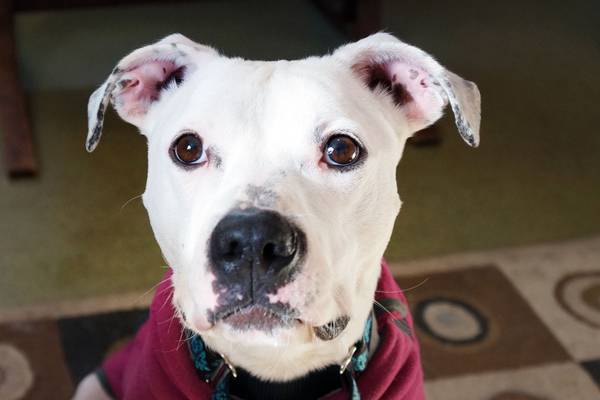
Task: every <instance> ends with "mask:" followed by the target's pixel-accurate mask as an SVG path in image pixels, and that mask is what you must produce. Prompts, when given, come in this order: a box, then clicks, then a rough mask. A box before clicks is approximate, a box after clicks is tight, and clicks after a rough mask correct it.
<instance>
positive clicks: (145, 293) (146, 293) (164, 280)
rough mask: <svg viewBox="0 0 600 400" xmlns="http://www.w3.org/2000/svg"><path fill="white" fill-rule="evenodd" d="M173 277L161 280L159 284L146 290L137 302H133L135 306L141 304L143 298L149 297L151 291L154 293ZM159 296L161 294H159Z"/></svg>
mask: <svg viewBox="0 0 600 400" xmlns="http://www.w3.org/2000/svg"><path fill="white" fill-rule="evenodd" d="M170 278H171V277H167V278H165V279H162V280H160V281H159V282H158V283H156V284H154V285H152V287H151V288H150V289H148V290H146V291H145V292H144V293H142V294H141V295H140V296H139V297H138V298H137V299H135V301H134V302H133V304H138V303H139V302H140V300H142V298H143V297H145V296H146V295H148V294H149V293H150V292H151V291H153V290H154V289H156V288H157V287H158V286H160V285H162V284H163V283H165V282H166V281H167V280H169V279H170ZM157 294H159V293H157Z"/></svg>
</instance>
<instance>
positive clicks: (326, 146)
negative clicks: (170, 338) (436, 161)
mask: <svg viewBox="0 0 600 400" xmlns="http://www.w3.org/2000/svg"><path fill="white" fill-rule="evenodd" d="M109 103H112V105H113V106H114V108H115V109H116V111H117V112H118V114H119V115H120V116H121V118H123V119H124V120H125V121H127V122H130V123H132V124H133V125H135V126H137V127H138V128H139V129H140V131H141V133H142V134H143V135H144V136H146V138H147V141H148V179H147V185H146V190H145V193H144V195H143V202H144V205H145V207H146V209H147V210H148V215H149V217H150V222H151V225H152V228H153V231H154V234H155V236H156V240H157V242H158V244H159V245H160V248H161V250H162V252H163V254H164V257H165V259H166V260H167V261H168V263H169V265H170V267H171V269H172V276H171V278H170V279H171V282H172V287H173V292H172V295H173V296H172V305H173V307H172V309H173V310H174V311H173V314H174V315H177V316H178V320H179V323H178V324H177V326H179V327H180V330H181V329H184V330H185V333H186V334H194V335H199V336H197V337H199V338H201V343H202V344H205V345H206V347H207V349H208V350H207V351H209V352H211V354H212V353H214V354H218V355H219V357H220V358H221V359H222V360H224V362H225V363H226V364H227V365H228V366H229V368H230V369H231V371H236V369H237V372H239V371H247V372H248V373H249V375H250V376H251V377H250V378H249V379H255V380H256V381H257V382H262V383H261V384H264V385H268V383H269V382H279V383H281V382H296V383H297V382H299V381H298V379H302V378H303V377H307V376H309V375H311V374H315V372H314V371H318V370H321V371H323V370H326V369H327V367H328V366H331V365H336V366H338V365H340V364H343V363H346V364H347V362H348V360H349V358H348V357H349V349H353V346H354V345H355V344H356V343H357V342H359V341H360V339H361V337H362V336H363V334H364V332H365V331H366V328H365V324H366V323H367V322H368V321H370V320H371V319H370V317H369V316H370V315H371V310H372V308H373V301H374V296H375V291H376V286H377V285H378V279H379V278H380V275H381V274H382V268H381V258H382V255H383V253H384V250H385V248H386V245H387V243H388V241H389V239H390V235H391V232H392V227H393V224H394V220H395V217H396V215H397V213H398V212H399V210H400V205H401V202H400V199H399V196H398V193H397V188H396V176H395V171H396V165H397V164H398V162H399V160H400V158H401V155H402V152H403V148H404V144H405V142H406V140H407V139H408V138H409V137H410V136H411V135H412V134H413V133H415V132H416V131H419V130H421V129H423V128H425V127H427V126H428V125H430V124H432V123H433V122H435V121H436V120H437V119H438V118H440V116H441V115H442V112H443V109H444V108H445V106H446V104H447V103H450V106H451V108H452V111H453V113H454V116H455V120H456V125H457V127H458V131H459V133H460V134H461V136H462V137H463V139H464V140H465V141H466V142H467V143H468V144H469V145H471V146H477V144H478V142H479V121H480V96H479V92H478V90H477V87H476V86H475V84H473V83H472V82H469V81H466V80H463V79H462V78H460V77H458V76H457V75H455V74H453V73H452V72H450V71H448V70H446V69H445V68H444V67H442V66H441V65H440V64H439V63H438V62H436V61H435V60H434V59H433V58H432V57H431V56H429V55H428V54H426V53H424V52H423V51H421V50H419V49H417V48H415V47H412V46H410V45H407V44H405V43H403V42H401V41H399V40H398V39H396V38H395V37H393V36H391V35H389V34H384V33H380V34H376V35H373V36H370V37H368V38H366V39H363V40H360V41H358V42H356V43H351V44H348V45H345V46H342V47H340V48H339V49H337V50H336V51H334V52H333V53H332V54H330V55H326V56H323V57H309V58H306V59H302V60H295V61H287V60H281V61H274V62H263V61H248V60H244V59H240V58H230V57H226V56H223V55H220V54H219V53H218V52H217V51H215V50H214V49H213V48H211V47H208V46H204V45H200V44H197V43H195V42H192V41H191V40H189V39H187V38H185V37H183V36H182V35H179V34H175V35H171V36H168V37H166V38H164V39H163V40H161V41H159V42H157V43H155V44H152V45H149V46H146V47H143V48H140V49H138V50H135V51H134V52H132V53H131V54H129V55H128V56H127V57H125V58H124V59H122V60H121V61H120V62H119V63H118V65H117V67H116V68H115V69H114V70H113V72H112V74H111V75H110V76H109V78H108V79H107V81H106V82H105V83H104V84H103V85H102V86H101V87H100V88H99V89H98V90H96V91H95V92H94V94H92V96H91V97H90V102H89V105H88V115H89V133H88V138H87V143H86V147H87V149H88V151H92V150H94V148H95V147H96V145H97V144H98V141H99V139H100V136H101V131H102V122H103V116H104V113H105V111H106V109H107V107H108V104H109ZM169 308H170V307H169ZM151 314H152V311H151ZM373 323H375V324H376V323H377V320H373ZM380 324H381V322H380ZM409 328H410V327H409ZM371 331H372V333H373V334H372V335H371V334H370V335H371V336H370V340H371V344H370V346H369V348H370V354H369V357H376V356H377V354H376V353H375V355H373V353H374V352H375V350H374V349H376V348H377V341H379V347H380V348H381V346H382V343H383V342H382V340H383V336H381V337H380V338H378V336H377V332H378V331H379V332H380V334H381V329H377V328H373V329H372V330H371ZM409 333H410V332H409ZM177 335H180V333H178V334H177ZM380 348H379V349H377V352H380V351H382V350H381V349H380ZM417 353H418V348H417ZM350 356H351V354H350ZM343 367H344V365H342V369H343ZM128 368H129V367H128ZM368 369H369V367H368V366H367V370H368ZM419 376H420V375H419ZM198 379H199V380H200V378H198ZM311 379H312V378H311ZM361 379H362V378H361ZM354 382H356V381H354ZM415 384H417V383H415ZM364 385H368V384H367V383H365V384H363V383H362V382H360V381H359V384H358V386H357V387H359V388H361V390H359V392H361V391H362V388H363V387H366V386H364ZM390 385H391V383H390ZM418 385H422V383H418ZM295 387H297V386H295ZM124 390H125V391H123V390H122V389H118V390H117V392H119V393H126V392H127V390H126V389H124ZM300 390H304V389H300ZM114 392H115V391H114V390H113V393H114ZM357 393H358V392H357ZM390 393H391V392H390ZM116 395H119V394H118V393H117V394H116ZM122 395H123V396H125V395H124V394H122ZM353 395H355V394H353ZM106 396H107V395H106V394H105V393H104V391H103V390H102V389H101V388H100V383H99V381H98V380H97V379H96V377H95V376H94V375H90V376H89V377H88V378H86V379H85V380H84V381H83V383H82V384H81V385H80V386H79V388H78V391H77V394H76V398H81V399H86V398H106ZM231 396H233V397H235V396H238V397H241V398H246V396H248V398H251V396H252V395H251V394H250V393H248V394H245V393H239V392H238V393H234V394H232V395H231ZM364 396H365V394H364V393H363V398H364ZM125 397H126V396H125ZM130 397H131V395H130ZM131 398H133V397H131ZM263 398H268V396H266V395H265V397H263ZM286 398H294V396H292V395H291V394H290V395H289V396H288V395H286ZM303 398H310V397H303ZM332 398H333V397H332ZM355 398H356V397H355ZM367 398H369V397H367ZM386 398H390V397H386ZM406 398H416V397H415V396H414V395H413V397H406Z"/></svg>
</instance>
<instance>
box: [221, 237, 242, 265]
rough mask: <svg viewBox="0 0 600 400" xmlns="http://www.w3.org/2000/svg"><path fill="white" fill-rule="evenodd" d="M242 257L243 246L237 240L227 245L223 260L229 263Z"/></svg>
mask: <svg viewBox="0 0 600 400" xmlns="http://www.w3.org/2000/svg"><path fill="white" fill-rule="evenodd" d="M241 255H242V246H241V245H240V242H239V241H237V240H232V241H230V242H229V243H228V244H227V247H226V249H225V251H224V252H223V258H225V259H226V260H227V261H233V260H236V259H238V258H240V256H241Z"/></svg>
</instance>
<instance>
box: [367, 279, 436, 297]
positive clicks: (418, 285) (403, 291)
mask: <svg viewBox="0 0 600 400" xmlns="http://www.w3.org/2000/svg"><path fill="white" fill-rule="evenodd" d="M428 280H429V277H427V278H425V279H423V280H422V281H421V282H419V283H417V284H416V285H414V286H411V287H409V288H407V289H400V290H376V291H375V293H384V294H385V293H388V294H394V293H406V292H410V291H411V290H415V289H417V288H419V287H421V286H423V285H424V284H425V283H427V281H428Z"/></svg>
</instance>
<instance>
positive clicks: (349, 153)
mask: <svg viewBox="0 0 600 400" xmlns="http://www.w3.org/2000/svg"><path fill="white" fill-rule="evenodd" d="M360 152H361V148H360V145H359V144H358V143H357V142H356V140H354V139H353V138H351V137H350V136H348V135H341V134H340V135H334V136H332V137H330V138H329V140H327V143H325V148H324V149H323V159H324V161H325V162H326V163H327V164H329V165H330V166H333V167H347V166H350V165H352V164H354V163H356V162H357V161H358V160H359V159H360V156H361V154H360Z"/></svg>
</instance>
